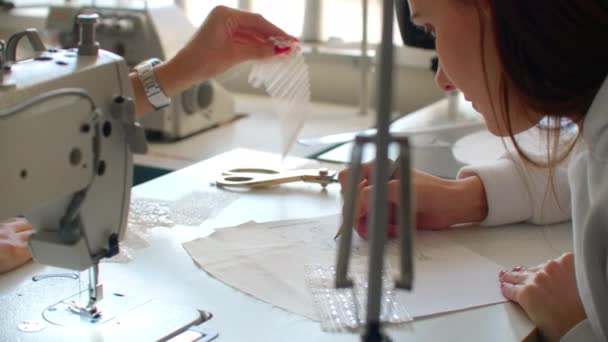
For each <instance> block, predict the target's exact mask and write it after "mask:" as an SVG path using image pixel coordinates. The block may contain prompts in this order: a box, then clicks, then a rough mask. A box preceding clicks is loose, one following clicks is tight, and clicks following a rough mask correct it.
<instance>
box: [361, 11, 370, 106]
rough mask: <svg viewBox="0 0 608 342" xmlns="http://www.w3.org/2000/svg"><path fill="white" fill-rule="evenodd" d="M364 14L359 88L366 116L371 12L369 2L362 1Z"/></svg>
mask: <svg viewBox="0 0 608 342" xmlns="http://www.w3.org/2000/svg"><path fill="white" fill-rule="evenodd" d="M362 10H363V11H362V12H363V30H362V37H361V69H360V72H361V84H360V87H359V91H360V94H359V113H360V114H362V115H364V114H367V107H368V94H367V88H368V87H367V81H368V78H369V77H368V75H369V64H368V62H367V49H368V44H367V43H368V41H367V19H368V16H369V14H368V12H369V1H368V0H363V1H362Z"/></svg>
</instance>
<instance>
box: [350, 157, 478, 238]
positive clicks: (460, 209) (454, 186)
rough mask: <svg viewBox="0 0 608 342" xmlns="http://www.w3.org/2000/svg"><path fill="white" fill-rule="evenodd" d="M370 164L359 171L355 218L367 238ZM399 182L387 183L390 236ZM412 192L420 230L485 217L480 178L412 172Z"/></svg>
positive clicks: (393, 232)
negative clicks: (444, 177) (356, 213)
mask: <svg viewBox="0 0 608 342" xmlns="http://www.w3.org/2000/svg"><path fill="white" fill-rule="evenodd" d="M372 167H373V165H372V164H371V163H368V164H364V165H363V168H362V179H363V180H362V181H361V183H360V184H359V193H358V207H357V208H358V216H357V217H355V228H356V230H357V232H358V233H359V235H361V237H363V238H367V216H368V211H369V203H370V202H371V196H373V195H372V194H373V185H371V181H370V177H371V174H372ZM347 177H348V170H344V171H342V172H341V173H340V175H339V180H340V184H341V185H342V187H343V188H344V187H345V186H346V181H347ZM399 182H400V180H398V179H392V180H390V181H389V182H388V184H387V186H388V201H389V224H388V227H387V231H388V235H389V236H390V237H393V236H396V235H397V224H398V223H397V210H399V205H400V200H399V186H400V184H399ZM412 189H413V191H414V194H413V195H414V203H415V212H416V226H417V228H421V229H444V228H447V227H449V226H451V225H454V224H459V223H469V222H479V221H482V220H483V219H484V218H485V217H486V216H487V201H486V197H485V191H484V187H483V184H482V183H481V180H480V179H479V177H476V176H474V177H469V178H465V179H460V180H447V179H442V178H439V177H435V176H432V175H430V174H427V173H424V172H421V171H417V170H413V171H412Z"/></svg>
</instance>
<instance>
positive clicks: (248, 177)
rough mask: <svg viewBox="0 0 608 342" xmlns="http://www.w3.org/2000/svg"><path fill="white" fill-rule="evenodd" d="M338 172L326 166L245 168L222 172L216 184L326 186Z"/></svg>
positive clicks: (242, 186)
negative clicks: (288, 168) (310, 184)
mask: <svg viewBox="0 0 608 342" xmlns="http://www.w3.org/2000/svg"><path fill="white" fill-rule="evenodd" d="M337 174H338V172H336V171H330V170H328V169H326V168H320V169H302V170H288V171H277V170H271V169H257V168H250V169H248V168H244V169H232V170H228V171H225V172H223V173H222V175H221V176H220V177H219V178H218V179H217V181H216V184H217V185H218V186H223V187H240V188H262V187H268V186H273V185H277V184H283V183H291V182H297V181H303V182H309V183H319V184H321V186H323V188H325V187H326V186H327V185H328V184H330V183H335V182H337V181H338V179H337Z"/></svg>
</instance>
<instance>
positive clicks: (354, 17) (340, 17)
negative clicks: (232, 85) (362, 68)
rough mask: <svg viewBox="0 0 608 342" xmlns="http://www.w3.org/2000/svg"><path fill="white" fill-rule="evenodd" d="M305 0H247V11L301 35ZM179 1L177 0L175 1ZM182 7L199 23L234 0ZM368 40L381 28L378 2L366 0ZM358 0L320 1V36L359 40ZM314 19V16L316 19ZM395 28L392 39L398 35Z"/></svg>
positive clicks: (193, 0)
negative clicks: (219, 6)
mask: <svg viewBox="0 0 608 342" xmlns="http://www.w3.org/2000/svg"><path fill="white" fill-rule="evenodd" d="M306 1H307V0H251V1H250V3H251V10H252V11H254V12H257V13H260V14H262V15H263V16H264V17H265V18H266V19H268V20H270V21H271V22H272V23H274V24H275V25H277V26H279V27H280V28H282V29H283V30H285V31H286V32H288V33H289V34H291V35H294V36H300V35H301V34H302V27H303V24H304V12H305V6H306ZM178 2H180V0H178ZM181 2H183V3H184V4H185V6H186V10H187V13H188V18H190V20H191V21H192V22H193V23H194V24H195V25H200V24H201V23H202V22H203V20H204V19H205V17H206V15H207V14H208V13H209V11H211V9H213V7H215V6H217V5H226V6H229V7H238V3H239V1H237V0H204V1H201V0H181ZM368 2H369V9H368V40H369V42H370V43H378V42H380V37H381V31H382V25H381V24H382V19H381V17H382V13H381V12H382V11H381V9H382V1H381V0H368ZM362 3H363V2H362V1H361V0H324V1H323V2H322V11H323V13H322V17H321V19H320V20H321V30H322V31H321V32H322V39H323V40H325V41H327V40H329V39H332V40H340V41H342V42H344V43H356V42H360V41H361V36H362V29H361V25H362V23H363V10H362ZM317 19H318V18H317ZM398 31H399V30H398V29H396V23H395V39H394V41H395V42H396V43H398V44H399V42H400V41H401V38H400V36H399V32H398Z"/></svg>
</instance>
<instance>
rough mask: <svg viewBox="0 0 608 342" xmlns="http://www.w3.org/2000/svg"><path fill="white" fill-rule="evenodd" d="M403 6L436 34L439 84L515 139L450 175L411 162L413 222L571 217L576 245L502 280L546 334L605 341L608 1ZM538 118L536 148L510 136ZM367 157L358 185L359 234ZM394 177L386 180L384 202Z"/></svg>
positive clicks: (420, 1)
mask: <svg viewBox="0 0 608 342" xmlns="http://www.w3.org/2000/svg"><path fill="white" fill-rule="evenodd" d="M409 5H410V9H411V13H412V21H413V22H414V23H415V24H416V25H418V26H420V27H423V28H425V29H426V30H428V31H430V32H432V33H433V34H434V35H435V37H436V49H437V54H438V55H439V59H440V64H441V67H440V70H439V71H438V73H437V79H436V80H437V84H438V85H439V86H440V87H441V88H443V89H445V90H446V91H449V90H452V89H454V88H458V89H459V90H461V91H462V92H463V93H464V95H465V96H466V98H467V99H468V100H469V101H471V102H472V103H473V106H474V107H475V108H476V109H477V110H478V111H479V112H480V113H482V115H483V116H484V118H485V120H486V124H487V127H488V129H489V130H490V132H492V133H493V134H495V135H497V136H501V137H508V138H509V139H510V140H511V141H512V142H513V143H514V144H513V145H514V146H515V149H514V151H511V152H508V153H507V154H506V155H505V156H503V157H502V158H500V159H499V160H498V161H496V162H495V163H493V164H489V165H480V166H469V167H465V168H464V169H462V170H461V171H460V173H459V175H458V176H457V179H456V180H446V179H440V178H437V177H433V176H431V175H428V174H424V173H421V172H415V173H414V179H413V180H412V181H413V184H414V186H415V189H416V193H415V196H416V199H415V200H416V214H417V220H418V227H419V228H432V229H440V228H447V227H449V226H451V225H454V224H459V223H467V222H480V223H481V224H483V225H499V224H506V223H514V222H521V221H529V222H534V223H539V224H545V223H552V222H559V221H563V220H567V219H569V218H572V223H573V232H574V254H571V253H567V254H564V255H563V256H561V257H560V258H558V259H556V260H549V261H548V262H546V263H544V264H542V265H538V266H536V267H528V268H524V267H515V268H513V269H512V270H509V271H503V272H501V273H500V274H499V275H498V276H499V280H500V286H501V288H502V291H503V294H504V295H505V297H506V298H508V299H510V300H513V301H515V302H517V303H519V304H520V305H521V306H522V308H523V309H524V310H525V312H526V313H527V314H528V316H529V317H530V319H531V320H532V321H533V322H534V323H535V324H536V325H537V326H538V327H539V329H540V331H541V333H542V335H543V336H544V337H545V338H546V339H547V340H549V341H555V340H560V339H562V340H569V341H588V340H601V341H606V340H608V274H607V273H608V178H607V177H608V79H607V76H608V40H607V36H608V0H577V1H572V0H532V1H530V0H508V1H507V0H409ZM539 123H542V129H540V131H542V132H545V133H546V139H545V143H544V144H543V145H544V147H543V148H542V149H540V150H539V151H530V150H529V149H528V148H525V149H524V148H522V147H521V146H520V144H519V143H518V140H517V138H516V137H517V134H519V133H522V132H525V131H528V130H530V129H531V128H534V127H538V126H539ZM572 131H574V132H575V133H574V134H572ZM565 133H568V134H565ZM572 136H573V137H572ZM370 167H371V165H367V166H366V167H365V168H364V178H365V179H364V180H363V183H362V184H361V187H360V189H361V190H360V195H359V196H360V201H361V203H360V206H361V208H362V209H361V210H360V217H361V220H360V221H359V223H358V225H357V227H356V229H357V230H358V231H363V232H365V231H366V226H365V225H366V223H365V222H366V221H365V217H366V216H367V208H368V203H369V199H370V196H369V194H370V193H371V186H370V185H369V181H368V178H369V177H368V176H369V175H370V173H371V171H370ZM346 174H347V172H343V173H342V174H341V175H340V176H341V181H344V180H345V179H346ZM398 182H399V180H391V181H390V182H389V197H390V201H391V203H392V204H391V205H392V206H396V205H397V204H398V196H397V194H398V186H397V185H398ZM575 270H576V271H575Z"/></svg>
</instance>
